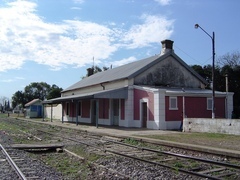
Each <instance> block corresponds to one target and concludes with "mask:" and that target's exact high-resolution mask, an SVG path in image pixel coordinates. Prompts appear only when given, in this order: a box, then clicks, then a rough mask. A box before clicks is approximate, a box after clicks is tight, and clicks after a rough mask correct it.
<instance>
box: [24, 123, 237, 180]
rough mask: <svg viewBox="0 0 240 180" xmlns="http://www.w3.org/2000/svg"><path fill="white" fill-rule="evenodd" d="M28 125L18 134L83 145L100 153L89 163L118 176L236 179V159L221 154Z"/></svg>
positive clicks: (70, 144) (89, 150)
mask: <svg viewBox="0 0 240 180" xmlns="http://www.w3.org/2000/svg"><path fill="white" fill-rule="evenodd" d="M29 125H30V127H31V126H32V124H31V123H29V124H27V125H26V124H24V123H21V127H22V128H23V129H24V130H25V132H26V133H24V132H23V131H21V133H23V134H25V135H19V136H20V137H21V136H27V138H29V139H30V141H31V143H33V142H34V141H41V142H37V143H42V142H48V143H52V142H61V143H63V144H64V145H65V147H66V148H68V147H69V148H70V149H71V147H73V148H72V150H73V152H74V150H76V148H82V147H84V148H85V149H86V151H88V152H90V153H92V154H100V155H101V156H102V157H103V158H100V160H99V159H98V160H97V161H94V162H93V163H90V164H92V165H93V166H99V167H101V168H103V169H104V170H103V171H104V172H110V171H111V172H112V174H114V175H113V176H112V177H118V178H119V179H139V178H140V179H141V178H142V179H149V178H150V179H166V177H170V178H169V179H240V162H239V159H235V162H233V161H230V158H229V157H224V156H217V155H210V154H208V153H206V155H205V154H204V153H200V152H195V151H194V152H193V151H192V152H191V151H188V150H186V149H185V150H179V149H177V148H176V149H177V151H175V150H172V149H174V148H173V147H168V148H165V147H164V148H162V147H161V146H159V145H156V144H150V143H149V144H150V146H149V144H147V143H146V144H145V142H144V140H142V141H137V140H134V139H121V138H116V137H110V136H106V135H99V134H95V133H90V132H87V131H82V130H81V131H76V130H73V129H70V128H63V127H57V126H56V127H55V126H38V127H35V128H29ZM25 139H26V137H25ZM131 141H135V142H134V143H132V142H131ZM133 144H135V145H133ZM142 145H143V146H142ZM74 148H75V149H74ZM65 152H67V151H65ZM175 152H177V153H175ZM182 152H183V153H182ZM189 154H191V156H189ZM65 156H66V155H65ZM120 157H121V158H120ZM228 158H229V159H228ZM214 159H215V160H214ZM216 159H218V160H216ZM152 172H154V173H152ZM164 172H167V173H166V174H163V173H164ZM169 172H172V173H169ZM151 173H152V174H151ZM136 174H137V175H136ZM179 174H180V177H181V178H179ZM181 174H183V175H181ZM120 177H121V178H120Z"/></svg>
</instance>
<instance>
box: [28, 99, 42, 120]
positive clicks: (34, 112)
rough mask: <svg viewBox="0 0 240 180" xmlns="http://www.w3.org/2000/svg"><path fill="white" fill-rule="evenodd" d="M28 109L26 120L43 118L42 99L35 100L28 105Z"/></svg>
mask: <svg viewBox="0 0 240 180" xmlns="http://www.w3.org/2000/svg"><path fill="white" fill-rule="evenodd" d="M25 107H26V114H25V117H26V118H40V117H42V101H41V100H40V99H34V100H32V101H30V102H28V103H27V104H25Z"/></svg>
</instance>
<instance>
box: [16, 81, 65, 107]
mask: <svg viewBox="0 0 240 180" xmlns="http://www.w3.org/2000/svg"><path fill="white" fill-rule="evenodd" d="M62 90H63V89H62V88H59V87H58V86H57V85H55V84H54V85H52V86H50V85H49V84H47V83H45V82H33V83H31V84H29V85H28V86H26V87H25V88H24V91H17V92H16V93H15V94H13V96H12V106H13V108H15V107H16V106H17V105H20V106H21V107H24V105H25V104H26V103H28V102H30V101H32V100H33V99H40V100H44V99H52V98H57V97H60V96H61V91H62Z"/></svg>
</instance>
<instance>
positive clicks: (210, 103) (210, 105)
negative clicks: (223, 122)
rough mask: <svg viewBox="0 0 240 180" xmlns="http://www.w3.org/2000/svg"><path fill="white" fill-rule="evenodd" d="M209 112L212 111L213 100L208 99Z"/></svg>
mask: <svg viewBox="0 0 240 180" xmlns="http://www.w3.org/2000/svg"><path fill="white" fill-rule="evenodd" d="M209 107H210V108H209ZM207 110H209V111H210V110H212V98H207Z"/></svg>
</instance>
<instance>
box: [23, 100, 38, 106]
mask: <svg viewBox="0 0 240 180" xmlns="http://www.w3.org/2000/svg"><path fill="white" fill-rule="evenodd" d="M37 102H41V100H40V99H33V100H32V101H30V102H28V103H27V104H25V107H28V106H31V105H33V104H35V103H37Z"/></svg>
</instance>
